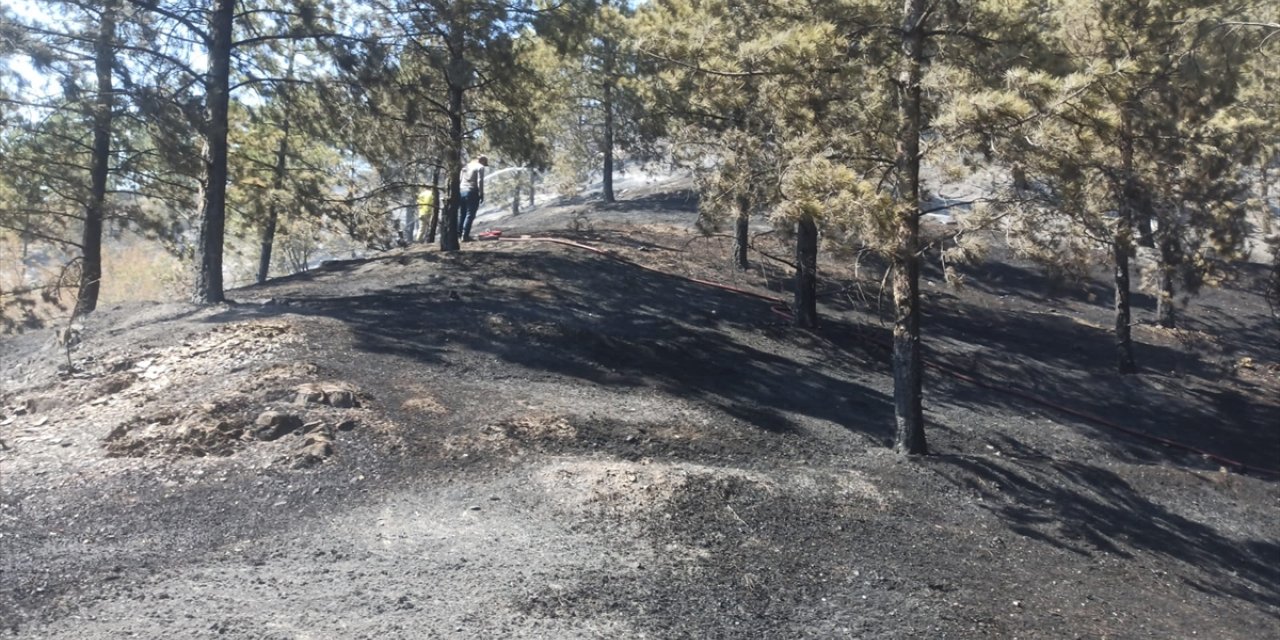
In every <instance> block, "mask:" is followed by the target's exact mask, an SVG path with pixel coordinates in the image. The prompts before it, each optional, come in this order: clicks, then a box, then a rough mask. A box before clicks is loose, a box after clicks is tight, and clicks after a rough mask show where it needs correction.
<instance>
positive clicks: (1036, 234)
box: [948, 1, 1260, 373]
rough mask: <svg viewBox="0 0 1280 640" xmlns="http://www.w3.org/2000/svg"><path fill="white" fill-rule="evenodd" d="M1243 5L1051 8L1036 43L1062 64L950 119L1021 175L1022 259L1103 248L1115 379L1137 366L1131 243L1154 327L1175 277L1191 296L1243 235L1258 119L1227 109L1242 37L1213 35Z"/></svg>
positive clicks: (1076, 258) (1167, 314)
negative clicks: (1143, 243) (1149, 255)
mask: <svg viewBox="0 0 1280 640" xmlns="http://www.w3.org/2000/svg"><path fill="white" fill-rule="evenodd" d="M1239 9H1240V7H1239V6H1238V5H1234V4H1223V3H1209V2H1181V1H1180V2H1136V1H1134V2H1122V3H1113V2H1101V1H1096V2H1088V1H1080V2H1071V3H1060V4H1058V5H1056V6H1055V10H1054V11H1053V12H1050V13H1049V14H1048V15H1049V16H1050V17H1051V19H1052V20H1053V25H1052V28H1051V29H1049V30H1047V31H1046V40H1045V44H1046V46H1047V47H1048V49H1049V50H1051V51H1053V52H1055V53H1056V55H1055V56H1054V58H1055V59H1056V60H1057V61H1058V63H1059V66H1058V67H1057V68H1046V69H1024V70H1022V71H1019V72H1016V73H1013V74H1010V75H1009V76H1008V87H1007V88H1006V89H1003V90H993V91H991V92H989V93H987V94H985V95H982V96H979V97H978V98H976V99H974V100H972V101H971V102H970V103H969V104H968V105H966V106H964V107H961V108H959V109H957V112H958V113H959V115H958V114H957V113H952V114H950V115H949V116H948V118H949V119H950V120H951V121H952V122H953V123H960V122H966V123H967V124H968V125H969V126H972V127H974V128H975V129H983V130H985V131H987V133H988V136H987V141H988V143H989V144H990V146H991V147H992V148H997V149H998V150H999V151H998V153H997V156H998V157H999V158H1000V159H1001V160H1003V161H1004V162H1005V163H1006V164H1007V165H1008V166H1010V167H1011V168H1012V171H1014V172H1016V174H1017V175H1018V176H1020V178H1021V179H1020V180H1019V181H1018V182H1019V183H1020V184H1018V185H1016V186H1015V187H1014V188H1013V193H1012V194H1011V197H1010V198H1009V200H1010V201H1011V202H1013V203H1015V204H1016V205H1017V206H1012V207H1008V209H1009V211H1010V212H1012V213H1015V214H1017V215H1015V216H1013V217H1011V218H1009V219H1008V220H1009V224H1011V225H1012V230H1013V231H1015V232H1016V236H1017V237H1018V238H1019V239H1020V241H1022V242H1023V243H1024V244H1023V249H1024V250H1025V252H1026V253H1028V254H1029V255H1031V256H1032V257H1038V258H1040V259H1044V260H1046V261H1052V262H1058V263H1063V262H1066V263H1076V264H1087V263H1088V261H1089V252H1090V251H1091V250H1092V249H1094V248H1102V247H1105V248H1106V249H1107V250H1108V252H1109V253H1110V257H1111V261H1112V268H1113V273H1114V283H1115V303H1114V309H1115V327H1114V334H1115V340H1116V361H1117V367H1118V369H1119V370H1120V371H1121V372H1122V373H1131V372H1134V371H1136V369H1137V367H1136V363H1135V360H1134V354H1133V343H1132V337H1131V327H1132V325H1133V324H1134V322H1133V314H1132V310H1131V306H1132V305H1131V302H1130V301H1131V295H1132V294H1131V272H1132V268H1131V260H1132V258H1133V256H1134V253H1135V249H1136V245H1137V244H1138V241H1139V240H1141V239H1142V238H1143V237H1150V238H1151V241H1150V244H1152V245H1155V247H1156V252H1157V263H1158V276H1159V277H1158V281H1159V288H1160V290H1161V291H1162V295H1161V298H1163V300H1162V301H1161V312H1162V316H1163V317H1162V320H1163V321H1164V322H1166V323H1171V322H1172V304H1171V303H1172V302H1173V295H1172V291H1173V282H1174V274H1175V272H1179V273H1181V274H1183V277H1182V278H1181V280H1182V282H1183V285H1184V286H1188V287H1191V288H1194V286H1195V284H1196V282H1198V279H1199V278H1202V277H1203V275H1204V273H1205V271H1204V269H1205V268H1206V267H1209V266H1211V265H1212V263H1213V260H1208V259H1206V257H1208V254H1207V253H1206V252H1207V251H1208V252H1212V253H1214V254H1217V255H1219V256H1230V255H1231V254H1232V253H1233V252H1234V251H1235V250H1236V249H1237V248H1238V247H1239V246H1240V241H1241V239H1242V238H1243V235H1242V234H1241V229H1242V225H1241V222H1242V214H1243V207H1242V206H1241V205H1242V204H1243V203H1242V199H1241V195H1242V193H1243V189H1242V185H1241V182H1240V173H1239V171H1240V169H1241V168H1242V166H1243V165H1242V163H1248V162H1249V160H1250V158H1251V157H1252V155H1253V153H1254V151H1255V149H1256V146H1255V145H1254V144H1253V139H1254V135H1253V134H1254V132H1255V131H1256V130H1257V127H1258V125H1259V124H1260V123H1259V122H1258V121H1257V120H1256V119H1255V118H1251V117H1249V116H1248V115H1247V114H1245V113H1243V112H1239V111H1238V110H1237V109H1236V107H1235V103H1236V94H1237V92H1238V89H1239V85H1240V74H1239V72H1240V69H1241V68H1242V65H1243V61H1244V58H1243V56H1244V55H1245V52H1246V51H1247V50H1248V49H1249V43H1248V42H1247V41H1244V40H1242V39H1240V38H1236V37H1226V36H1225V34H1226V31H1224V30H1222V29H1220V28H1219V27H1220V25H1221V24H1222V23H1223V22H1224V21H1225V20H1227V19H1229V17H1230V16H1231V15H1233V14H1234V13H1235V12H1237V11H1239ZM980 122H985V123H986V124H985V125H979V124H978V123H980ZM1002 132H1003V133H1002ZM1009 132H1013V133H1014V135H1008V133H1009ZM1153 223H1154V224H1153ZM1153 228H1154V229H1155V231H1154V232H1152V231H1149V230H1150V229H1153Z"/></svg>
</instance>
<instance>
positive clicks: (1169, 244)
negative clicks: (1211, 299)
mask: <svg viewBox="0 0 1280 640" xmlns="http://www.w3.org/2000/svg"><path fill="white" fill-rule="evenodd" d="M1163 226H1164V225H1162V227H1163ZM1170 231H1171V229H1169V230H1166V229H1164V228H1161V229H1160V230H1159V231H1158V232H1157V233H1156V236H1157V238H1158V239H1159V250H1160V253H1159V260H1160V263H1159V264H1158V265H1157V268H1158V269H1159V274H1158V278H1159V293H1158V297H1157V298H1156V324H1158V325H1160V326H1162V327H1165V328H1168V329H1172V328H1174V327H1175V326H1177V319H1176V318H1175V315H1176V314H1175V309H1174V302H1173V297H1174V283H1173V281H1174V277H1173V276H1174V271H1175V270H1176V269H1177V265H1176V262H1177V260H1178V252H1177V245H1176V243H1175V241H1174V239H1173V238H1172V237H1171V236H1172V235H1173V234H1172V233H1170Z"/></svg>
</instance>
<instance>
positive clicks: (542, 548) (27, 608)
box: [0, 185, 1280, 639]
mask: <svg viewBox="0 0 1280 640" xmlns="http://www.w3.org/2000/svg"><path fill="white" fill-rule="evenodd" d="M665 188H667V189H669V188H670V185H667V186H666V187H665ZM627 195H628V196H629V199H628V200H626V201H624V202H621V203H618V204H616V205H612V206H608V207H605V206H601V205H598V204H593V203H590V202H584V203H570V204H565V205H563V206H559V207H544V208H541V209H537V210H535V211H533V212H531V213H529V214H524V215H522V216H521V217H518V218H515V219H506V220H487V221H485V222H486V226H490V227H495V228H502V229H503V230H504V232H505V234H506V236H507V237H508V238H510V237H512V236H518V235H533V236H557V237H561V238H570V239H572V240H573V241H575V242H581V243H586V244H589V245H591V246H594V247H598V248H602V249H607V250H608V251H610V252H611V253H612V255H613V256H615V257H616V258H624V259H625V260H618V259H614V258H610V257H608V256H604V255H600V254H598V253H594V252H591V251H587V250H583V249H580V248H575V247H571V246H566V245H563V244H553V243H549V242H541V241H536V240H518V241H502V242H478V243H471V244H467V245H464V250H463V251H461V252H457V253H453V254H441V253H439V252H437V251H435V250H434V249H432V248H427V247H411V248H409V249H406V250H401V251H395V252H390V253H387V254H383V255H380V256H378V257H375V258H372V259H368V260H359V261H348V262H340V263H331V264H329V265H326V267H324V268H322V269H319V270H316V271H313V272H311V273H307V274H300V275H297V276H293V277H290V278H283V279H278V280H275V281H272V282H269V283H267V284H266V285H263V286H259V287H251V288H247V289H242V290H237V291H232V292H229V297H230V298H232V299H234V300H235V301H236V304H233V305H228V306H224V307H218V308H212V309H198V308H191V307H187V306H184V305H168V306H153V307H147V308H120V309H115V310H108V311H105V312H103V313H102V314H100V315H98V316H96V317H94V318H93V319H92V320H91V321H90V322H89V324H88V325H87V326H86V328H85V330H84V334H83V343H82V344H80V345H79V346H77V347H76V348H75V349H74V350H73V351H72V352H71V353H70V357H71V359H72V361H73V363H74V365H75V367H74V371H70V372H69V371H68V370H67V369H66V367H65V363H66V357H65V355H64V354H63V353H62V351H61V349H60V348H58V347H56V346H53V345H50V344H48V343H47V342H46V341H44V338H43V337H42V336H36V335H28V336H22V337H17V338H9V339H5V341H4V342H2V343H0V367H2V368H0V372H2V373H0V381H2V382H3V384H4V386H3V389H2V391H0V407H3V409H2V410H0V413H2V414H3V415H0V439H2V440H3V442H4V446H3V447H0V536H2V537H0V633H9V634H11V635H12V636H13V637H23V638H120V637H130V636H134V637H161V636H171V637H181V638H206V637H207V638H363V637H369V638H373V637H377V638H802V637H812V638H835V637H861V638H920V637H928V638H993V637H999V638H1006V637H1007V638H1012V637H1018V638H1073V637H1079V638H1174V637H1178V638H1185V637H1191V636H1193V635H1205V636H1210V637H1215V638H1242V639H1246V638H1247V639H1256V638H1264V637H1273V636H1274V635H1275V630H1276V629H1277V628H1280V483H1277V481H1276V479H1272V478H1268V477H1266V476H1265V475H1262V474H1261V473H1260V472H1258V471H1254V472H1248V471H1247V472H1246V473H1243V474H1241V473H1237V472H1236V471H1237V470H1235V469H1227V468H1223V464H1224V463H1223V462H1221V460H1218V459H1214V458H1206V457H1205V456H1202V455H1199V454H1193V453H1190V451H1191V450H1192V449H1195V450H1200V451H1205V452H1208V453H1210V454H1212V455H1214V456H1219V457H1220V458H1221V459H1222V460H1230V461H1233V462H1236V463H1239V464H1241V465H1244V466H1245V467H1248V468H1252V469H1265V468H1268V467H1276V466H1280V463H1278V462H1277V461H1280V426H1278V425H1280V420H1277V419H1276V418H1277V416H1280V404H1278V403H1280V367H1278V366H1277V363H1280V355H1278V354H1277V345H1276V340H1275V328H1274V324H1273V321H1272V320H1271V319H1270V318H1269V316H1268V313H1267V309H1266V306H1265V303H1264V301H1263V300H1262V299H1261V297H1259V296H1258V295H1257V293H1256V291H1257V290H1258V289H1257V286H1256V285H1257V283H1256V282H1255V279H1256V277H1257V276H1258V274H1255V273H1254V272H1253V271H1252V268H1251V267H1250V266H1249V265H1241V267H1240V269H1239V271H1238V274H1237V278H1236V279H1235V280H1234V281H1233V282H1232V283H1231V284H1230V286H1228V287H1226V288H1224V289H1222V290H1219V291H1215V292H1212V293H1210V294H1208V295H1207V296H1206V297H1205V298H1204V299H1201V300H1198V301H1197V302H1196V303H1195V304H1194V305H1193V306H1192V307H1191V308H1190V309H1188V311H1187V321H1188V328H1187V329H1185V330H1180V331H1174V332H1171V331H1164V330H1156V329H1153V328H1151V327H1148V326H1140V327H1138V328H1137V331H1136V335H1137V337H1138V339H1139V340H1140V341H1141V344H1140V345H1139V350H1138V356H1139V358H1140V359H1141V362H1142V364H1143V366H1144V371H1143V372H1142V373H1141V374H1140V375H1137V376H1129V377H1123V378H1122V377H1119V376H1117V375H1114V374H1113V373H1111V371H1110V360H1109V358H1108V354H1109V353H1110V351H1111V350H1110V341H1109V338H1108V336H1107V332H1106V329H1105V327H1106V326H1108V323H1109V315H1108V310H1107V307H1106V302H1105V301H1106V300H1107V299H1108V296H1107V291H1106V289H1105V286H1104V285H1103V284H1099V283H1095V282H1088V283H1081V284H1080V285H1079V286H1075V287H1071V288H1059V289H1058V290H1053V289H1052V288H1051V287H1050V284H1049V283H1048V282H1046V281H1045V279H1043V278H1041V277H1040V276H1039V275H1037V273H1036V272H1035V271H1034V270H1032V269H1030V268H1028V267H1027V265H1023V264H1019V263H1018V262H1017V261H1014V260H1003V261H994V262H992V263H989V264H986V265H983V266H979V267H974V268H973V269H971V270H970V272H969V276H970V278H969V286H968V287H966V288H964V289H960V290H953V289H950V288H947V287H945V286H944V285H942V284H941V283H940V282H938V279H937V277H936V274H931V275H927V276H926V283H925V287H924V288H925V291H926V301H927V305H928V309H929V315H928V317H927V322H926V329H925V330H926V335H927V338H928V347H927V348H928V358H929V360H930V362H931V363H932V364H933V368H931V369H930V377H929V380H928V391H927V396H926V403H927V416H928V419H929V437H930V438H931V442H930V444H931V448H932V449H933V451H934V455H931V456H929V457H926V458H922V459H917V460H904V459H901V458H899V457H897V456H895V455H893V454H892V453H890V452H889V451H887V450H886V449H885V448H884V446H885V443H886V442H887V440H888V437H889V429H890V426H891V424H892V404H891V392H892V381H891V378H890V376H889V374H888V371H887V369H886V366H885V362H886V360H887V358H886V357H885V352H884V345H885V344H886V343H887V339H886V338H887V328H886V326H885V324H884V323H883V322H882V320H881V318H880V317H879V314H878V313H877V312H876V304H877V295H876V287H877V286H878V281H879V278H880V275H881V274H880V273H879V272H878V271H876V270H875V269H873V268H872V267H871V266H870V265H863V271H862V272H861V273H860V274H857V273H855V272H854V271H853V270H852V269H851V268H849V267H848V266H847V265H842V264H838V263H835V262H832V263H831V264H828V265H825V266H824V274H826V279H825V280H824V285H823V286H824V291H826V292H827V293H828V294H829V295H826V296H824V298H823V302H824V305H823V309H822V313H823V325H822V327H821V328H820V329H818V330H816V331H812V332H805V331H797V330H794V329H792V328H790V327H788V326H787V325H786V320H785V318H784V317H783V314H781V313H780V312H779V311H780V310H779V309H776V308H774V307H775V305H774V303H771V302H769V301H768V300H766V299H764V297H768V296H783V297H785V293H779V289H780V288H781V287H783V286H784V285H785V282H784V281H783V277H784V276H785V274H784V273H782V272H780V271H778V270H777V269H776V268H771V267H768V266H767V265H761V266H760V267H759V268H757V269H755V270H753V271H752V272H749V273H745V274H739V273H736V272H733V271H732V270H729V269H727V268H725V266H724V265H725V264H726V263H727V260H726V256H727V249H728V247H727V241H725V240H723V239H721V238H717V237H710V238H699V237H698V236H695V235H694V234H693V233H692V232H691V225H692V222H693V215H694V214H693V213H692V212H691V211H692V204H691V201H690V199H688V198H687V197H685V196H684V195H682V194H678V193H677V194H672V193H668V192H667V191H664V190H663V189H660V188H653V189H649V190H647V191H646V190H641V191H637V192H634V193H631V194H627ZM765 241H766V239H764V238H762V240H761V242H762V243H763V242H765ZM762 246H764V245H763V244H762ZM769 251H770V253H773V252H778V253H782V252H784V251H785V248H783V247H781V246H779V247H775V248H773V249H769ZM637 265H644V266H646V267H649V268H648V269H645V268H640V267H639V266H637ZM857 275H861V277H860V278H859V277H855V276H857ZM690 277H696V278H701V279H710V280H718V281H722V282H725V283H730V284H732V285H733V286H734V287H737V288H739V289H741V291H733V290H729V289H725V288H717V287H712V286H708V285H707V284H704V283H701V282H696V281H693V280H691V279H690ZM744 292H745V293H744ZM750 294H754V295H750ZM1140 302H1141V301H1140ZM1147 302H1149V301H1147ZM1099 418H1101V420H1099ZM1116 427H1119V429H1117V428H1116ZM1153 437H1154V438H1161V439H1164V440H1166V441H1168V442H1173V443H1176V444H1175V446H1161V445H1159V444H1158V443H1157V441H1155V440H1152V439H1151V438H1153ZM1179 447H1184V448H1179Z"/></svg>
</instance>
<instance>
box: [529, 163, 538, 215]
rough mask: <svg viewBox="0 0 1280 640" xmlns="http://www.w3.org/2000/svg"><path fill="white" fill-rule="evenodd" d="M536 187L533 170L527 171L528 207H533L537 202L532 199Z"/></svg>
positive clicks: (536, 179)
mask: <svg viewBox="0 0 1280 640" xmlns="http://www.w3.org/2000/svg"><path fill="white" fill-rule="evenodd" d="M537 188H538V177H537V176H536V175H534V173H533V171H529V208H531V209H532V208H533V207H534V206H535V205H536V204H537V203H536V202H534V200H533V192H534V191H536V190H537Z"/></svg>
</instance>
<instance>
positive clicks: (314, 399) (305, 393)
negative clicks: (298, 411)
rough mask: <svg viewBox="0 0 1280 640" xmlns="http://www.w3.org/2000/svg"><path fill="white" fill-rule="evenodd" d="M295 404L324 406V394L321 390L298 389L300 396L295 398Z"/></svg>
mask: <svg viewBox="0 0 1280 640" xmlns="http://www.w3.org/2000/svg"><path fill="white" fill-rule="evenodd" d="M294 403H295V404H324V392H323V391H321V390H319V389H312V388H302V389H298V396H297V397H296V398H294Z"/></svg>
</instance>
